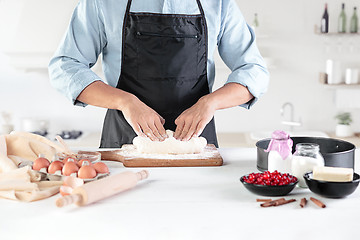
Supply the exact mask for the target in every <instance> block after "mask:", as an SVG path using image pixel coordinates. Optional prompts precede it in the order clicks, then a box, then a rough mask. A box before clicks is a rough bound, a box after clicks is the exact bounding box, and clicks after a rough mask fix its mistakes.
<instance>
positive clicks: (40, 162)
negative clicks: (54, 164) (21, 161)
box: [32, 157, 50, 171]
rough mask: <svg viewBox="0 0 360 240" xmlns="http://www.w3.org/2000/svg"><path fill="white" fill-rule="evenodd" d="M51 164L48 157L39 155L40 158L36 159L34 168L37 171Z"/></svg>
mask: <svg viewBox="0 0 360 240" xmlns="http://www.w3.org/2000/svg"><path fill="white" fill-rule="evenodd" d="M49 165H50V162H49V160H47V159H46V158H43V157H39V158H38V159H36V160H35V161H34V164H33V166H32V168H33V169H34V170H36V171H40V169H42V168H46V169H47V168H48V167H49Z"/></svg>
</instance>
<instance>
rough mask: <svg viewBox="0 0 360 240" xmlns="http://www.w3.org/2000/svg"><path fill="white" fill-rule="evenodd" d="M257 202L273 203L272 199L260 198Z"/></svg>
mask: <svg viewBox="0 0 360 240" xmlns="http://www.w3.org/2000/svg"><path fill="white" fill-rule="evenodd" d="M256 201H257V202H271V201H272V199H271V198H269V199H260V198H258V199H256Z"/></svg>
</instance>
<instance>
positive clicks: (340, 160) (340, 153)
mask: <svg viewBox="0 0 360 240" xmlns="http://www.w3.org/2000/svg"><path fill="white" fill-rule="evenodd" d="M291 139H292V140H293V149H292V153H294V152H295V146H296V144H298V143H315V144H318V145H319V146H320V153H321V154H322V156H323V157H324V161H325V166H329V167H344V168H354V159H355V145H354V144H352V143H350V142H346V141H343V140H339V139H334V138H323V137H291ZM269 143H270V138H268V139H263V140H259V141H258V142H257V143H256V147H257V169H259V171H266V170H267V169H268V155H269V153H268V152H265V149H267V147H268V145H269Z"/></svg>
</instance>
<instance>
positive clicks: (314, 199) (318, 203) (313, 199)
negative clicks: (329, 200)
mask: <svg viewBox="0 0 360 240" xmlns="http://www.w3.org/2000/svg"><path fill="white" fill-rule="evenodd" d="M310 200H311V201H313V203H315V204H316V205H318V206H319V207H321V208H325V207H326V205H325V204H324V203H323V202H321V201H320V200H318V199H316V198H313V197H310Z"/></svg>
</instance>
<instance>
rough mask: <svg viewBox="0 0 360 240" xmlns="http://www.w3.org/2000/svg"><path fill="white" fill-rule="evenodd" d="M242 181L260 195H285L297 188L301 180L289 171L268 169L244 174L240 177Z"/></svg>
mask: <svg viewBox="0 0 360 240" xmlns="http://www.w3.org/2000/svg"><path fill="white" fill-rule="evenodd" d="M254 179H255V180H254ZM259 179H260V180H259ZM240 182H241V183H242V184H243V185H244V187H245V188H246V189H247V190H249V191H250V192H252V193H255V194H258V195H262V196H285V195H287V194H289V193H290V192H291V191H292V190H293V189H294V188H295V186H296V184H297V183H298V182H299V180H298V179H297V178H296V177H295V176H292V175H290V174H288V173H284V174H282V173H279V172H277V171H274V172H272V173H270V172H269V171H266V172H264V173H250V174H247V175H244V176H242V177H241V178H240Z"/></svg>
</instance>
